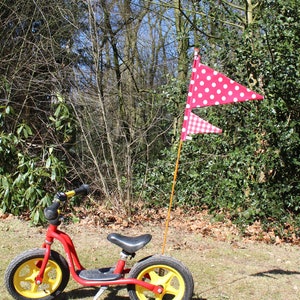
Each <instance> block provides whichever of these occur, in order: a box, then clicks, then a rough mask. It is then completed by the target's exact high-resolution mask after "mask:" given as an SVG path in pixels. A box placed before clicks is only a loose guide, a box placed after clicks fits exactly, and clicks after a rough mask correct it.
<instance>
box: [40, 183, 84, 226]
mask: <svg viewBox="0 0 300 300" xmlns="http://www.w3.org/2000/svg"><path fill="white" fill-rule="evenodd" d="M88 193H89V186H88V185H87V184H83V185H81V186H80V187H79V188H77V189H74V190H71V191H68V192H58V193H57V194H56V196H55V198H54V200H53V203H52V204H51V205H50V206H48V207H46V208H45V209H44V215H45V218H46V219H47V221H49V222H50V224H53V225H59V223H60V221H59V211H58V209H59V207H60V203H61V202H65V201H67V200H68V199H70V198H72V197H74V196H76V195H84V196H86V195H87V194H88Z"/></svg>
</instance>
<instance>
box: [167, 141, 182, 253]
mask: <svg viewBox="0 0 300 300" xmlns="http://www.w3.org/2000/svg"><path fill="white" fill-rule="evenodd" d="M181 148H182V140H180V143H179V147H178V152H177V160H176V165H175V170H174V177H173V184H172V191H171V195H170V203H169V209H168V214H167V219H166V227H165V233H164V240H163V245H162V254H164V253H165V248H166V244H167V235H168V229H169V223H170V218H171V210H172V203H173V196H174V191H175V185H176V179H177V173H178V166H179V160H180V152H181Z"/></svg>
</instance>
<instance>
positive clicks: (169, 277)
mask: <svg viewBox="0 0 300 300" xmlns="http://www.w3.org/2000/svg"><path fill="white" fill-rule="evenodd" d="M87 193H88V186H87V185H82V186H81V187H79V188H78V189H75V190H73V191H69V192H66V193H61V192H59V193H58V194H57V195H56V198H55V199H54V201H53V203H52V205H51V206H49V207H47V208H46V209H45V211H44V213H45V217H46V219H47V220H48V221H49V227H48V229H47V232H46V239H45V242H44V243H43V245H42V248H40V249H32V250H28V251H25V252H24V253H22V254H20V255H19V256H17V257H16V258H15V259H14V260H13V261H12V262H11V263H10V264H9V266H8V268H7V270H6V273H5V285H6V288H7V290H8V292H9V293H10V294H11V295H12V297H13V298H14V299H19V300H28V299H44V300H49V299H55V297H57V296H58V295H59V294H61V293H62V291H63V290H64V289H65V287H66V286H67V284H68V281H69V277H70V273H71V275H72V277H73V278H74V280H75V281H77V282H78V283H79V284H81V285H83V286H99V287H100V289H99V291H98V293H97V294H96V295H95V297H94V300H96V299H98V298H99V297H100V295H101V294H102V293H103V292H104V291H105V290H106V289H107V287H108V286H110V285H126V286H127V289H128V293H129V297H130V299H131V300H147V299H149V300H150V299H155V300H167V299H168V300H169V299H173V300H191V299H192V295H193V289H194V282H193V278H192V275H191V273H190V271H189V270H188V269H187V268H186V267H185V266H184V265H183V264H182V263H181V262H179V261H178V260H175V259H174V258H171V257H169V256H164V255H154V256H150V257H146V258H143V259H142V260H140V261H138V262H137V263H136V264H135V265H134V266H133V267H132V268H131V269H128V268H126V260H127V259H128V258H129V257H130V258H131V257H134V256H135V253H136V252H137V251H138V250H140V249H142V248H143V247H144V246H145V245H146V244H148V243H149V242H150V240H151V238H152V236H151V235H150V234H143V235H140V236H136V237H130V236H123V235H120V234H117V233H111V234H109V235H108V237H107V239H108V240H109V241H110V242H112V243H114V244H116V245H117V246H119V247H120V248H121V249H122V251H121V254H120V259H119V260H118V261H117V263H116V265H115V266H113V267H109V268H96V269H89V270H87V269H85V268H84V267H83V266H82V265H81V263H80V261H79V259H78V256H77V253H76V250H75V247H74V244H73V242H72V240H71V238H70V237H69V236H68V235H67V234H66V233H64V232H62V231H60V230H58V226H59V225H60V220H61V216H60V212H59V207H60V204H61V203H63V202H65V201H66V200H68V199H69V198H71V197H73V196H75V195H78V194H85V195H86V194H87ZM55 239H56V240H58V241H59V242H61V243H62V245H63V248H64V251H65V253H66V258H67V260H66V259H65V258H64V257H63V256H62V255H61V254H59V253H58V252H56V251H54V250H51V245H52V243H53V241H54V240H55Z"/></svg>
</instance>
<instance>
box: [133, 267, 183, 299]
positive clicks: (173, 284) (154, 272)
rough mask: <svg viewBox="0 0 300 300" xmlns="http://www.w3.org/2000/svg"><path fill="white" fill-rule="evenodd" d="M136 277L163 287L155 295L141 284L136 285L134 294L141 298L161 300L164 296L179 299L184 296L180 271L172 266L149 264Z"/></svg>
mask: <svg viewBox="0 0 300 300" xmlns="http://www.w3.org/2000/svg"><path fill="white" fill-rule="evenodd" d="M137 279H139V280H143V281H147V282H149V283H151V284H155V285H160V286H162V287H163V288H164V292H163V293H162V294H159V295H155V294H154V293H153V292H151V291H149V290H147V289H145V288H143V287H142V286H139V285H136V294H137V296H138V298H139V299H141V300H147V299H155V300H163V299H164V296H167V297H168V299H172V300H181V299H182V298H183V296H184V291H185V283H184V280H183V278H182V276H181V275H180V273H178V271H176V269H174V268H172V267H169V266H166V265H155V266H149V267H148V268H145V269H144V270H143V271H142V272H141V273H140V274H139V275H138V277H137Z"/></svg>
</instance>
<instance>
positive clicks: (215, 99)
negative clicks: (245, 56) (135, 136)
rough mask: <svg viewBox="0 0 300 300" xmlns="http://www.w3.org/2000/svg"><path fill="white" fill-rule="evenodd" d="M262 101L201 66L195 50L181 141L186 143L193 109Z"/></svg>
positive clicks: (222, 75)
mask: <svg viewBox="0 0 300 300" xmlns="http://www.w3.org/2000/svg"><path fill="white" fill-rule="evenodd" d="M262 99H263V96H261V95H260V94H257V93H256V92H253V91H251V90H250V89H248V88H246V87H244V86H242V85H241V84H239V83H237V82H235V81H234V80H232V79H230V78H228V77H226V76H225V75H224V74H222V73H219V72H217V71H215V70H213V69H211V68H209V67H208V66H205V65H203V64H201V62H200V57H199V56H198V50H195V57H194V63H193V68H192V75H191V81H190V85H189V92H188V97H187V102H186V108H185V112H184V121H183V124H182V133H181V137H180V139H181V140H182V141H184V140H185V139H186V137H187V135H188V133H187V132H188V128H189V125H190V116H191V114H192V112H191V111H192V109H193V108H199V107H205V106H213V105H222V104H229V103H235V102H243V101H248V100H262Z"/></svg>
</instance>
